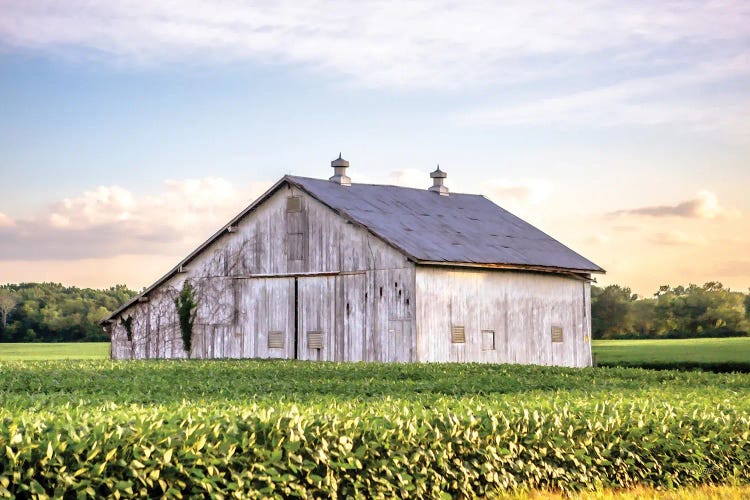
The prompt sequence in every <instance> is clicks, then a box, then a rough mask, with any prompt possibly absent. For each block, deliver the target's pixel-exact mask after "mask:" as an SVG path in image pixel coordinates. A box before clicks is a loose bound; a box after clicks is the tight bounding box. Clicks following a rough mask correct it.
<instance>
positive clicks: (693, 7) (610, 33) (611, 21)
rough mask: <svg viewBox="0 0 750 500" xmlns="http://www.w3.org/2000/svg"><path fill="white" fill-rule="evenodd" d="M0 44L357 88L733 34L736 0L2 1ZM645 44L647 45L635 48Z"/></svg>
mask: <svg viewBox="0 0 750 500" xmlns="http://www.w3.org/2000/svg"><path fill="white" fill-rule="evenodd" d="M2 10H3V15H2V16H0V45H5V46H10V47H22V48H31V49H37V50H39V49H40V50H49V51H51V52H54V53H55V54H67V55H69V56H70V55H71V54H73V55H75V56H77V57H87V58H88V57H96V58H100V59H102V60H115V61H118V62H119V63H121V64H127V65H136V66H139V65H151V64H160V63H163V62H165V61H188V62H192V61H195V60H214V61H223V60H234V61H252V62H259V63H291V64H303V65H306V66H308V67H310V68H312V69H314V70H316V71H319V72H323V73H328V74H331V75H332V76H333V77H336V78H338V77H339V76H344V77H346V78H347V79H349V80H351V81H354V82H356V83H358V84H361V85H366V86H398V87H416V88H425V87H433V88H445V87H454V88H460V87H462V86H466V85H489V84H492V85H498V84H501V85H505V84H508V83H513V82H519V81H523V80H526V79H528V78H531V77H535V76H536V77H538V76H539V75H549V74H553V73H558V72H560V71H563V70H565V69H566V68H567V69H570V68H571V66H572V64H571V61H570V60H569V59H567V58H568V57H571V56H572V57H575V56H580V55H585V54H591V55H594V56H597V55H601V54H602V52H605V51H610V52H611V57H604V59H607V60H611V59H613V58H615V57H617V58H619V59H628V58H630V59H636V58H644V54H643V52H644V47H666V48H668V47H671V46H673V45H674V44H680V43H683V44H687V43H690V44H693V45H692V46H693V47H695V46H697V45H702V46H703V45H710V44H712V43H723V42H727V41H729V42H739V43H742V41H743V40H746V37H747V36H748V34H749V33H750V22H749V21H748V16H749V15H750V14H749V12H750V7H748V5H747V4H743V3H734V2H727V3H717V2H712V1H699V2H692V3H690V4H685V3H683V2H645V1H641V2H617V1H614V0H600V1H596V0H595V1H592V2H576V1H573V0H563V1H561V2H555V3H552V4H544V5H541V4H537V3H534V2H527V1H525V0H511V1H507V2H495V1H490V0H483V1H478V2H453V1H449V0H442V1H427V0H422V1H415V2H387V1H386V2H345V1H343V0H340V1H336V2H297V1H294V0H286V1H284V0H280V1H278V2H264V3H257V2H252V3H250V2H243V1H240V0H226V1H223V2H221V4H219V5H217V4H216V3H215V2H210V1H208V0H188V1H181V2H175V1H160V2H152V1H146V0H121V1H99V2H96V1H94V2H92V1H87V0H69V1H66V2H62V3H61V2H57V1H53V0H38V1H33V2H29V1H26V0H7V1H5V2H3V7H2ZM646 50H647V51H648V49H646Z"/></svg>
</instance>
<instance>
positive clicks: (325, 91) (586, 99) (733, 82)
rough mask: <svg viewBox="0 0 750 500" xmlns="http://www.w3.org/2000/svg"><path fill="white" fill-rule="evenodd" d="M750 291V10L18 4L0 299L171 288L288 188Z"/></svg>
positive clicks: (641, 273)
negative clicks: (231, 226)
mask: <svg viewBox="0 0 750 500" xmlns="http://www.w3.org/2000/svg"><path fill="white" fill-rule="evenodd" d="M339 152H342V153H343V156H344V158H346V159H347V160H349V161H350V162H351V167H350V169H349V175H350V176H351V177H352V180H353V182H370V183H384V184H385V183H387V184H396V185H403V186H410V187H417V188H425V189H426V188H427V187H429V186H430V185H431V180H430V179H429V172H430V171H432V170H434V169H435V166H436V165H437V164H440V168H441V169H442V170H445V171H446V172H447V173H448V178H447V180H446V185H447V186H448V187H449V188H450V189H451V190H452V191H453V192H467V193H479V194H483V195H485V196H487V197H489V198H490V199H492V200H493V201H494V202H496V203H497V204H499V205H501V206H503V207H504V208H506V209H508V210H510V211H512V212H514V213H515V214H517V215H519V216H521V217H523V218H524V219H526V220H527V221H529V222H531V223H532V224H534V225H536V226H537V227H539V228H540V229H542V230H543V231H545V232H547V233H548V234H550V235H552V236H553V237H555V238H556V239H558V240H560V241H561V242H563V243H564V244H566V245H568V246H569V247H571V248H573V249H574V250H576V251H577V252H579V253H581V254H582V255H584V256H586V257H587V258H589V259H590V260H592V261H594V262H595V263H597V264H598V265H600V266H601V267H603V268H605V269H606V270H607V274H606V275H603V276H597V281H598V283H599V284H600V285H607V284H613V283H616V284H620V285H624V286H629V287H631V288H632V289H633V291H634V292H636V293H639V294H641V295H644V296H649V295H651V294H653V293H654V292H655V291H656V290H657V289H658V288H659V286H661V285H667V284H669V285H673V286H676V285H679V284H683V285H687V284H689V283H697V284H702V283H704V282H708V281H713V280H719V281H721V282H723V283H724V284H725V286H729V287H731V288H732V289H736V290H743V291H747V289H748V287H750V196H749V194H750V3H747V2H720V1H667V0H665V1H661V2H651V1H649V2H644V1H637V0H636V1H632V2H619V1H595V0H594V1H570V0H561V1H557V2H553V3H545V4H542V3H539V4H535V3H533V2H527V1H512V0H511V1H506V2H495V1H483V0H479V1H475V2H457V1H441V0H435V1H431V2H422V1H413V2H395V1H378V2H343V1H342V2H298V1H274V2H237V1H231V0H224V1H220V2H209V1H200V0H186V1H180V2H176V1H160V2H149V1H136V0H119V1H118V0H108V1H100V2H97V1H91V0H87V1H82V0H68V1H66V2H57V1H46V0H0V283H16V282H24V281H54V282H62V283H64V284H69V285H76V286H80V287H96V288H104V287H109V286H111V285H114V284H118V283H124V284H127V285H128V286H130V287H131V288H134V289H141V288H142V287H144V286H147V285H149V284H151V283H152V282H153V281H155V280H156V279H157V278H158V277H160V276H161V275H163V274H164V273H166V272H167V271H168V270H169V269H170V268H171V267H172V266H174V265H175V264H176V263H177V262H178V261H179V260H180V259H181V258H182V257H184V256H185V255H187V254H188V253H189V252H190V251H191V250H193V249H194V248H195V247H196V246H198V245H199V244H200V243H201V242H202V241H204V240H205V239H206V238H207V237H208V236H210V235H211V234H212V233H213V232H214V231H215V230H217V229H218V228H219V227H221V226H222V225H223V224H225V223H226V222H227V221H228V220H229V219H230V218H231V217H232V216H233V215H235V214H236V213H238V212H240V211H241V210H242V208H244V207H245V206H247V205H248V204H249V203H251V202H252V200H253V199H254V198H255V197H257V196H258V195H259V194H261V193H262V192H263V191H264V190H265V189H267V188H268V187H269V186H270V185H271V184H272V183H274V182H275V181H276V180H278V179H279V178H280V177H281V176H283V175H284V174H296V175H303V176H309V177H317V178H327V177H329V176H330V175H332V170H331V167H330V161H331V160H333V159H334V158H336V157H337V156H338V154H339Z"/></svg>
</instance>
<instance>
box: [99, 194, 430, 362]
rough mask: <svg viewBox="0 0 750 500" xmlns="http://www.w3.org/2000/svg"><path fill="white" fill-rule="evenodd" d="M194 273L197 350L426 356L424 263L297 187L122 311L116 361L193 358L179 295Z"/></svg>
mask: <svg viewBox="0 0 750 500" xmlns="http://www.w3.org/2000/svg"><path fill="white" fill-rule="evenodd" d="M342 189H346V187H342ZM185 279H188V280H189V281H190V283H191V284H192V285H193V286H194V288H195V290H196V297H197V299H198V303H199V306H198V309H197V314H196V319H195V326H194V329H193V341H192V344H193V345H192V349H191V352H190V357H192V358H255V357H259V358H269V357H275V358H295V357H296V358H300V359H321V360H352V361H359V360H364V361H411V360H414V359H415V357H416V339H415V335H414V331H415V328H414V318H415V312H416V301H415V290H414V286H415V267H414V265H413V264H412V263H411V262H409V261H408V259H406V258H405V257H404V256H403V255H402V254H401V253H400V252H398V251H396V250H395V249H393V248H392V247H390V246H389V245H387V244H385V243H384V242H383V241H382V240H380V239H379V238H377V237H375V236H372V235H371V234H370V233H369V232H368V231H366V230H365V229H364V228H362V227H360V226H358V225H356V224H353V223H350V222H348V221H347V220H346V219H344V218H343V217H341V216H340V215H339V214H337V213H335V212H334V211H333V210H331V209H330V208H328V207H327V206H325V205H323V204H322V203H320V202H318V201H317V200H315V199H314V198H312V197H310V196H309V195H307V194H306V193H305V192H304V191H301V190H299V189H297V188H296V187H294V186H292V185H289V184H285V185H282V186H281V187H280V188H279V189H278V190H277V191H276V192H275V193H274V194H272V195H271V196H270V197H269V198H268V199H267V200H266V201H265V202H263V203H262V204H260V205H259V206H257V207H256V208H255V209H254V210H253V211H252V212H251V213H249V214H248V215H247V216H245V217H244V218H243V219H242V220H241V221H239V222H238V223H237V225H236V226H235V227H232V228H231V230H228V231H226V232H225V233H224V234H222V235H221V236H220V237H219V238H218V239H216V240H215V241H214V242H213V243H212V244H211V245H209V246H208V247H206V248H205V249H204V250H203V251H202V252H201V253H200V254H199V255H197V256H196V257H195V258H194V259H193V260H192V261H191V262H188V263H186V265H185V267H184V272H182V273H179V274H176V275H175V276H173V277H172V278H170V279H169V280H168V281H166V282H165V283H163V284H162V285H160V286H159V287H158V288H157V289H154V290H152V291H151V292H149V294H148V296H147V297H146V298H145V299H146V300H144V301H143V302H139V303H137V304H134V305H133V306H132V307H130V308H129V309H127V310H126V311H124V312H123V313H122V314H121V315H120V318H115V319H114V322H113V323H112V327H111V331H112V357H113V358H114V359H142V358H179V357H187V356H188V353H186V352H185V351H184V350H183V349H182V338H181V334H180V329H179V322H178V318H177V312H176V307H175V304H174V299H175V297H176V296H177V295H178V294H179V291H180V289H181V288H182V285H183V282H184V281H185ZM128 317H132V318H133V319H132V324H131V331H132V340H130V341H129V340H128V339H127V333H126V328H125V326H124V325H123V324H122V323H121V321H120V319H121V318H123V319H126V318H128ZM318 333H320V334H321V335H320V338H319V339H320V341H321V342H322V346H321V347H320V348H317V347H310V346H313V345H315V344H316V343H317V341H318V337H316V334H318ZM310 334H312V335H310ZM310 339H313V341H312V342H310V343H309V344H308V340H310Z"/></svg>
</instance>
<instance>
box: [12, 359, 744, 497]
mask: <svg viewBox="0 0 750 500" xmlns="http://www.w3.org/2000/svg"><path fill="white" fill-rule="evenodd" d="M0 380H3V387H2V390H1V391H0V412H1V413H2V414H3V415H4V418H3V419H0V498H2V497H21V498H26V497H34V496H39V497H44V496H45V495H46V496H50V497H52V496H54V497H65V498H67V497H78V498H86V497H89V498H98V497H111V496H114V497H128V498H129V497H136V496H137V497H157V496H158V497H161V496H165V497H180V496H182V497H186V498H187V497H201V496H217V497H218V496H227V497H229V496H232V497H240V498H288V497H301V498H309V497H333V496H336V497H347V498H348V497H360V498H370V497H400V498H401V497H413V498H439V497H448V496H450V497H477V496H496V495H497V494H498V493H502V492H512V491H523V490H527V489H547V490H556V491H564V492H572V491H578V490H592V489H598V488H631V487H633V486H636V485H642V486H649V487H658V488H662V489H663V488H672V487H683V486H691V485H705V484H726V483H731V484H748V483H750V468H748V467H747V464H748V463H750V375H747V374H713V373H702V372H670V371H660V372H649V371H646V370H635V369H622V368H621V369H597V370H594V369H583V370H580V369H566V368H555V367H539V366H509V365H480V364H429V365H417V364H413V365H395V364H394V365H386V364H346V363H312V362H294V361H252V360H244V361H230V360H223V361H215V362H211V361H207V362H201V363H194V362H190V363H185V362H182V361H167V360H161V361H155V360H151V361H148V362H145V361H133V362H126V363H112V362H109V361H87V362H75V361H74V362H70V361H54V362H51V361H46V362H0Z"/></svg>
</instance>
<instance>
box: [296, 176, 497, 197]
mask: <svg viewBox="0 0 750 500" xmlns="http://www.w3.org/2000/svg"><path fill="white" fill-rule="evenodd" d="M285 177H288V178H290V179H305V180H310V181H320V182H330V181H329V180H327V179H318V178H317V177H306V176H304V175H289V174H288V175H286V176H285ZM351 186H370V187H390V188H397V189H409V190H412V191H419V192H422V191H424V192H425V193H430V191H429V190H427V189H426V188H425V189H422V188H415V187H409V186H398V185H396V184H374V183H371V182H352V184H351ZM351 186H346V187H347V188H348V187H351ZM454 195H460V196H480V197H483V198H486V196H484V195H483V194H477V193H457V192H453V191H451V194H450V196H454ZM450 196H446V197H445V198H450Z"/></svg>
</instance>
